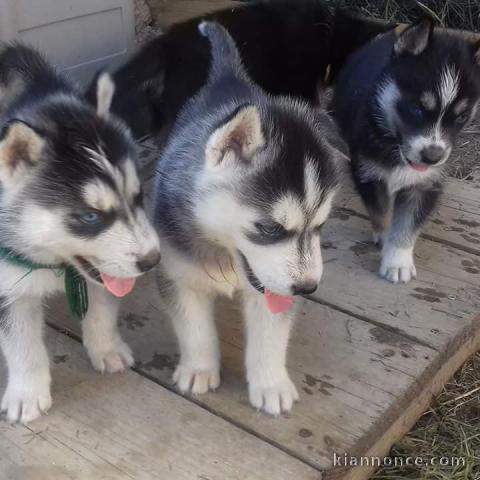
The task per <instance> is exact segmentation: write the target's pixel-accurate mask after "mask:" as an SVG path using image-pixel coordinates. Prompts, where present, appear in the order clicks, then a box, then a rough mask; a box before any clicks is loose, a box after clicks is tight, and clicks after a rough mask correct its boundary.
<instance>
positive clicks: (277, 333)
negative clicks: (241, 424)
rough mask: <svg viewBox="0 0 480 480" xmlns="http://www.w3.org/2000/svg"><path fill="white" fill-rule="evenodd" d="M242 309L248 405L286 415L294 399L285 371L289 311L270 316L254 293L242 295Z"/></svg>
mask: <svg viewBox="0 0 480 480" xmlns="http://www.w3.org/2000/svg"><path fill="white" fill-rule="evenodd" d="M244 307H245V321H246V324H247V352H246V367H247V380H248V389H249V396H250V403H251V404H252V405H253V406H254V407H255V408H257V409H259V410H264V411H265V412H267V413H269V414H270V415H280V413H281V412H288V411H290V410H291V408H292V406H293V403H294V402H295V401H296V400H298V392H297V389H296V388H295V385H294V384H293V382H292V381H291V380H290V377H289V375H288V372H287V368H286V357H287V347H288V339H289V336H290V329H291V327H292V321H293V311H292V310H290V311H288V312H285V313H280V314H277V315H273V314H272V313H270V312H269V310H268V308H267V305H266V301H265V298H264V296H263V295H259V294H258V293H256V292H252V293H250V292H248V293H246V294H245V299H244ZM293 310H294V309H293Z"/></svg>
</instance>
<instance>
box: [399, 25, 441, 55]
mask: <svg viewBox="0 0 480 480" xmlns="http://www.w3.org/2000/svg"><path fill="white" fill-rule="evenodd" d="M433 27H434V22H433V20H432V19H431V18H429V17H425V18H422V19H421V20H419V21H418V22H416V23H414V24H413V25H411V26H410V27H408V28H407V29H405V30H404V31H403V32H402V33H401V34H400V35H399V37H398V39H397V41H396V42H395V44H394V46H393V51H394V53H395V54H396V55H419V54H420V53H422V52H423V51H424V50H425V48H427V45H428V42H429V41H430V38H431V36H432V33H433Z"/></svg>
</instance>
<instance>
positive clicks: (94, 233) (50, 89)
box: [0, 45, 160, 422]
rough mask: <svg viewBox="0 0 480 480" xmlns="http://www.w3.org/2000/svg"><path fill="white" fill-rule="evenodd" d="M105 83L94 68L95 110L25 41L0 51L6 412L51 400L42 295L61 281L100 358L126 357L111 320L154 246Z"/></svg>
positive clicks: (14, 414)
mask: <svg viewBox="0 0 480 480" xmlns="http://www.w3.org/2000/svg"><path fill="white" fill-rule="evenodd" d="M113 90H114V88H113V84H112V82H111V80H110V78H109V77H108V75H106V74H104V75H102V76H100V77H99V78H98V81H97V92H96V93H97V105H98V106H97V109H96V110H95V109H93V108H92V107H91V106H90V105H88V104H87V103H86V102H85V101H84V99H83V98H82V96H80V95H79V94H78V92H77V91H76V90H75V88H74V87H73V86H72V85H70V84H69V83H68V82H67V81H66V80H65V79H64V78H62V77H61V76H59V75H58V74H57V73H55V71H54V70H53V68H52V67H51V66H50V65H49V64H48V63H47V62H46V61H45V60H44V59H43V58H42V57H41V56H40V55H39V54H38V53H37V52H35V51H34V50H31V49H30V48H27V47H25V46H22V45H14V46H7V47H4V48H3V50H2V51H0V118H1V125H2V133H1V137H0V185H1V190H0V195H1V196H0V345H1V348H2V351H3V353H4V355H5V358H6V361H7V366H8V385H7V389H6V391H5V393H4V395H3V398H2V402H1V409H2V411H3V412H4V413H5V414H6V417H7V419H8V420H9V421H20V422H29V421H31V420H34V419H35V418H37V417H38V416H39V415H40V414H41V413H42V412H45V411H47V410H48V409H49V407H50V405H51V403H52V400H51V396H50V370H49V360H48V355H47V351H46V349H45V345H44V342H43V339H42V330H43V323H44V319H43V312H42V304H43V303H44V301H45V299H46V298H47V297H48V296H49V295H51V294H52V293H54V292H56V291H59V290H63V289H66V292H67V297H68V300H69V304H70V307H71V309H72V312H73V313H75V314H76V315H77V316H80V317H83V321H82V329H83V343H84V345H85V347H86V349H87V352H88V354H89V356H90V359H91V361H92V364H93V366H94V367H95V368H96V369H97V370H99V371H101V372H116V371H119V370H123V369H124V368H125V367H127V366H130V365H132V363H133V358H132V354H131V351H130V349H129V347H128V346H127V345H126V344H125V343H124V341H123V340H122V338H121V337H120V334H119V332H118V330H117V325H116V322H117V310H118V297H121V296H123V295H125V294H127V293H128V292H129V291H130V290H132V288H133V286H134V284H135V279H136V278H137V277H138V276H139V275H141V274H142V273H144V272H146V271H147V270H149V269H151V268H152V267H153V266H155V265H156V264H157V263H158V261H159V258H160V254H159V242H158V237H157V235H156V233H155V230H154V229H153V227H152V226H151V224H150V223H149V221H148V219H147V217H146V215H145V212H144V209H143V206H142V191H141V188H140V182H139V179H138V176H137V172H136V166H135V160H136V159H135V148H134V143H133V141H132V138H131V136H130V133H129V131H128V130H127V129H126V127H125V126H124V125H123V123H122V122H120V121H119V120H117V119H116V118H114V117H113V116H112V115H110V114H109V107H110V101H111V98H112V95H113Z"/></svg>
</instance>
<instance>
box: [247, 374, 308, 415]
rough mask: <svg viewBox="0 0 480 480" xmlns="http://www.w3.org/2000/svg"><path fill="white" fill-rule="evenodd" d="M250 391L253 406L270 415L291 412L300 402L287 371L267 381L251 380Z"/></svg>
mask: <svg viewBox="0 0 480 480" xmlns="http://www.w3.org/2000/svg"><path fill="white" fill-rule="evenodd" d="M248 390H249V396H250V403H251V404H252V406H254V407H255V408H257V409H258V410H263V411H264V412H266V413H268V414H270V415H275V416H278V415H280V414H281V413H282V412H289V411H290V410H291V409H292V406H293V403H294V402H296V401H297V400H298V392H297V389H296V388H295V385H294V384H293V382H292V381H291V380H290V377H289V376H288V373H287V371H286V370H284V371H283V372H282V373H280V374H278V375H276V376H274V377H270V378H268V379H267V380H265V379H263V380H262V379H260V378H258V379H257V378H255V377H253V378H251V379H250V380H249V383H248Z"/></svg>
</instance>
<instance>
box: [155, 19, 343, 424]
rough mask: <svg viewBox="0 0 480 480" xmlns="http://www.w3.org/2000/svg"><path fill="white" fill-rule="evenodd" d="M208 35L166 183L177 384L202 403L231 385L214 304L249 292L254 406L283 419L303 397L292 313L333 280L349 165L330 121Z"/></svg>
mask: <svg viewBox="0 0 480 480" xmlns="http://www.w3.org/2000/svg"><path fill="white" fill-rule="evenodd" d="M200 30H201V32H202V33H203V34H204V35H206V36H207V37H208V39H209V40H210V42H211V52H212V60H211V65H210V73H209V79H208V83H207V85H206V86H205V87H204V88H203V89H202V90H201V91H200V92H199V93H198V95H197V96H195V97H194V98H193V99H191V100H190V101H189V102H188V103H187V104H186V106H185V108H184V109H183V111H182V113H181V115H180V116H179V118H178V120H177V123H176V124H175V126H174V127H173V129H172V131H171V132H170V140H169V142H168V143H167V145H166V147H165V150H164V152H163V154H162V156H161V158H160V160H159V163H158V167H157V168H158V174H157V175H158V176H157V179H156V200H155V224H156V226H157V227H158V230H159V233H160V239H161V242H162V249H165V252H166V254H165V255H164V262H162V263H163V272H164V275H165V276H166V277H167V279H168V282H167V286H164V285H162V289H163V290H164V296H165V298H166V299H167V300H169V301H170V304H171V307H172V320H173V325H174V328H175V330H176V333H177V336H178V341H179V346H180V353H181V358H180V362H179V365H178V366H177V368H176V370H175V373H174V381H175V382H176V383H177V385H178V387H179V389H180V390H181V391H182V392H186V391H192V392H193V393H197V394H199V393H204V392H206V391H207V390H209V389H212V390H213V389H215V388H217V387H218V386H219V383H220V352H219V345H218V338H217V333H216V329H215V325H214V318H213V302H214V299H215V296H217V295H219V294H223V295H227V296H232V295H233V293H234V291H235V290H240V291H241V293H242V295H243V302H244V309H245V312H244V313H245V320H246V324H247V351H246V367H247V377H248V383H249V394H250V402H251V403H252V405H253V406H254V407H257V408H259V409H263V410H264V411H266V412H268V413H270V414H274V415H277V414H279V413H280V412H281V411H288V410H290V409H291V407H292V404H293V402H294V401H295V400H296V399H297V398H298V394H297V390H296V388H295V386H294V385H293V383H292V382H291V380H290V378H289V376H288V373H287V370H286V366H285V361H286V353H287V343H288V337H289V333H290V327H291V324H292V317H293V311H294V308H291V307H292V304H293V302H294V296H295V295H302V294H309V293H312V292H313V291H314V290H315V289H316V288H317V284H318V282H319V281H320V277H321V276H322V256H321V251H320V229H321V227H322V225H323V224H324V222H325V220H326V219H327V216H328V214H329V211H330V206H331V202H332V197H333V194H334V191H335V188H336V186H337V183H338V168H337V161H338V160H339V158H340V157H341V156H342V155H343V154H342V153H341V152H340V151H339V150H338V146H339V145H340V140H339V137H338V135H337V132H336V130H335V128H334V123H333V122H332V121H331V120H330V118H329V117H328V116H327V115H326V114H325V113H323V112H314V111H313V110H311V109H309V108H308V107H307V106H306V105H305V104H304V103H302V102H300V101H296V100H292V99H290V98H286V97H271V96H267V95H266V94H265V93H263V91H262V90H261V89H260V88H259V87H258V86H256V85H255V84H254V83H253V82H252V81H251V80H250V79H249V77H248V75H247V74H246V72H245V70H244V68H243V66H242V64H241V61H240V57H239V55H238V52H237V50H236V47H235V44H234V42H233V40H232V39H231V37H230V36H229V35H228V33H227V32H226V30H224V29H223V27H221V26H220V25H219V24H216V23H210V22H205V23H202V24H201V25H200Z"/></svg>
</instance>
